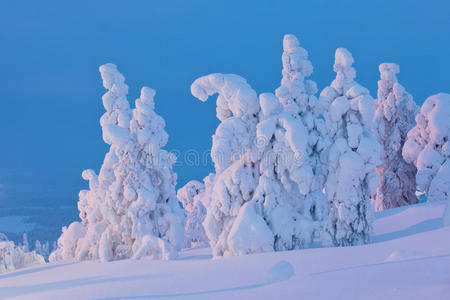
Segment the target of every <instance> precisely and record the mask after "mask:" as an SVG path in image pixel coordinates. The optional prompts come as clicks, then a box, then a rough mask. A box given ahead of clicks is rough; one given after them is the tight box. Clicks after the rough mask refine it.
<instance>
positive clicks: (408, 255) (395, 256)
mask: <svg viewBox="0 0 450 300" xmlns="http://www.w3.org/2000/svg"><path fill="white" fill-rule="evenodd" d="M425 255H426V253H424V252H422V251H411V250H395V251H393V252H392V253H391V254H389V256H388V257H387V258H386V259H385V260H384V261H386V262H389V261H400V260H407V259H414V258H419V257H423V256H425Z"/></svg>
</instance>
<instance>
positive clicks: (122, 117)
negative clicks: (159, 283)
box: [50, 64, 184, 261]
mask: <svg viewBox="0 0 450 300" xmlns="http://www.w3.org/2000/svg"><path fill="white" fill-rule="evenodd" d="M100 73H101V75H102V79H103V85H104V87H105V88H106V89H108V92H107V93H106V94H105V95H104V96H103V105H104V107H105V109H106V112H105V114H104V115H103V116H102V118H101V120H100V123H101V125H102V131H103V139H104V141H105V142H106V143H107V144H109V145H111V146H110V151H109V152H108V154H107V155H106V156H105V160H104V162H103V165H102V167H101V169H100V173H99V175H98V176H97V175H96V174H95V172H94V171H92V170H85V171H83V173H82V176H83V178H84V179H86V180H89V190H83V191H81V192H80V194H79V198H80V199H79V202H78V208H79V210H80V218H81V223H80V222H74V223H72V224H71V225H70V226H69V227H68V228H63V234H62V235H61V237H60V238H59V240H58V249H57V250H56V251H55V252H54V253H53V254H52V255H51V257H50V260H57V259H66V258H70V257H77V258H78V259H80V260H84V259H100V260H101V261H110V260H116V259H123V258H130V257H135V258H139V257H141V256H143V255H149V256H151V257H152V258H157V259H159V258H163V259H169V258H172V257H174V256H175V255H176V250H177V249H180V248H181V246H182V242H183V226H184V224H183V221H184V215H183V211H182V209H181V207H180V206H179V204H178V201H177V198H176V194H175V184H176V175H175V174H174V173H173V170H172V165H173V163H174V162H175V160H174V156H173V155H172V154H170V153H168V152H167V151H165V150H162V149H161V147H163V146H164V145H165V144H166V143H167V140H168V135H167V133H166V132H165V130H164V127H165V122H164V120H163V119H162V118H161V117H160V116H158V115H157V114H156V113H155V112H154V102H153V97H154V96H155V91H154V90H152V89H150V88H147V87H144V88H142V90H141V95H140V98H138V99H137V100H136V108H135V109H134V110H133V111H131V110H130V108H129V104H128V101H127V99H126V95H127V92H128V86H127V85H126V84H125V83H124V81H125V78H124V77H123V76H122V74H120V73H119V71H118V70H117V68H116V66H115V65H112V64H106V65H103V66H101V67H100Z"/></svg>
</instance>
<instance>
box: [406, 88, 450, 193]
mask: <svg viewBox="0 0 450 300" xmlns="http://www.w3.org/2000/svg"><path fill="white" fill-rule="evenodd" d="M416 123H417V125H416V126H415V127H414V128H412V129H411V130H410V131H409V132H408V139H407V141H406V143H405V145H404V147H403V157H404V159H405V160H406V161H407V162H410V163H414V165H415V166H416V168H417V175H416V183H417V189H418V190H419V191H421V192H425V193H426V194H427V199H428V200H427V201H436V200H446V199H450V142H449V140H450V94H445V93H440V94H436V95H433V96H430V97H428V98H427V100H425V102H424V103H423V105H422V108H421V109H420V113H419V114H417V116H416Z"/></svg>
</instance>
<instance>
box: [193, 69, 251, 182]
mask: <svg viewBox="0 0 450 300" xmlns="http://www.w3.org/2000/svg"><path fill="white" fill-rule="evenodd" d="M191 92H192V95H194V96H195V97H197V98H198V99H200V100H201V101H206V99H207V98H208V96H211V95H213V94H216V93H217V94H219V96H218V97H217V118H218V119H219V120H220V121H221V122H222V123H221V124H220V125H219V127H218V128H217V130H216V133H215V134H214V136H213V145H212V148H211V158H212V160H213V162H214V166H215V169H216V173H220V172H222V171H223V170H224V169H226V168H227V167H229V166H230V165H231V163H232V162H233V161H234V160H235V158H233V157H232V156H233V155H239V154H243V153H244V152H245V150H246V149H247V148H248V147H249V145H250V143H252V142H253V138H254V128H255V126H256V121H257V113H258V111H259V105H258V97H257V95H256V92H255V91H254V90H253V89H252V88H251V87H250V86H249V85H248V83H247V81H246V80H245V79H244V78H242V77H240V76H237V75H234V74H211V75H208V76H203V77H200V78H198V79H197V80H195V81H194V83H193V84H192V85H191ZM252 134H253V135H252Z"/></svg>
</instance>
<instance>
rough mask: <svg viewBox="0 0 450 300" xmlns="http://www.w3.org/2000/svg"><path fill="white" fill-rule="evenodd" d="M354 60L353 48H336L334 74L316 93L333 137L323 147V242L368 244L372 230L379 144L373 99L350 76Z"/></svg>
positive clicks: (354, 73)
mask: <svg viewBox="0 0 450 300" xmlns="http://www.w3.org/2000/svg"><path fill="white" fill-rule="evenodd" d="M352 64H353V57H352V55H351V53H350V52H349V51H348V50H347V49H344V48H338V49H337V50H336V55H335V64H334V71H335V72H336V79H334V81H333V82H332V83H331V85H330V86H328V87H326V88H325V89H324V90H323V91H322V92H321V94H320V102H321V106H322V107H325V108H327V109H325V110H324V117H325V120H326V125H327V129H328V134H329V136H330V138H331V141H332V145H331V146H330V147H329V149H328V151H327V152H328V154H327V166H328V177H327V182H326V186H325V190H326V195H327V199H328V202H329V206H330V213H329V217H328V223H327V224H326V225H325V227H324V232H323V237H322V238H323V243H324V244H325V245H336V246H346V245H354V244H360V243H366V242H368V240H369V237H370V232H371V206H370V197H371V196H373V195H374V194H375V191H376V187H377V185H378V175H377V173H376V172H375V168H376V166H377V165H378V164H379V163H380V153H379V152H380V145H379V144H378V142H377V140H376V139H375V137H374V136H373V135H372V121H373V115H374V103H373V102H374V101H373V98H372V97H371V96H370V95H369V91H368V90H367V89H366V88H364V87H362V86H361V85H359V84H358V83H356V82H355V81H354V78H355V76H356V71H355V69H354V68H353V67H352Z"/></svg>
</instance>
